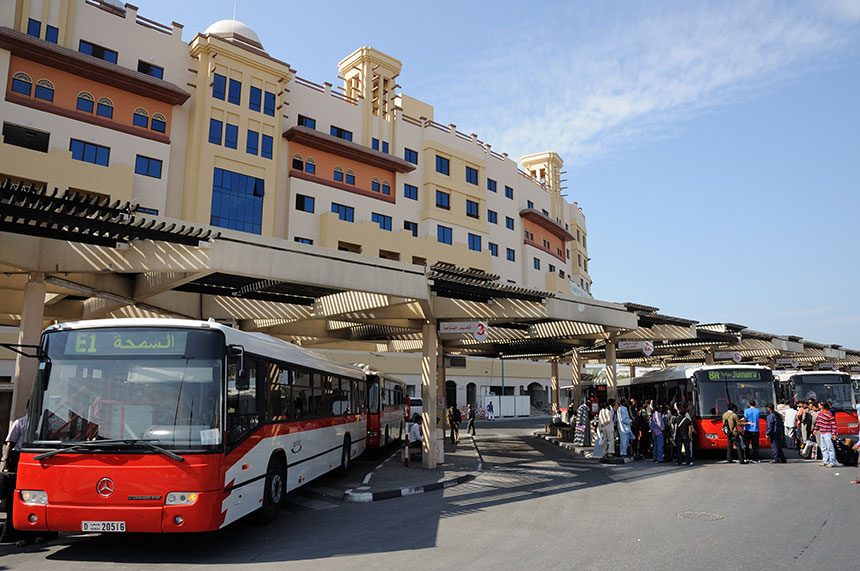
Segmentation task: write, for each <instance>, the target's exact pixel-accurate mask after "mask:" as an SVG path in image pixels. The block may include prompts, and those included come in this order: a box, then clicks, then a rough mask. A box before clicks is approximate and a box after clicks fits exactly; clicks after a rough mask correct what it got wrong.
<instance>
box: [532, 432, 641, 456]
mask: <svg viewBox="0 0 860 571" xmlns="http://www.w3.org/2000/svg"><path fill="white" fill-rule="evenodd" d="M534 435H535V436H537V437H538V438H543V439H544V440H546V441H547V442H551V443H553V444H555V445H556V446H561V447H562V448H565V449H567V450H570V451H571V452H573V453H574V454H579V455H580V456H582V457H584V458H588V459H590V460H594V461H595V462H600V463H601V464H628V463H630V462H633V458H630V457H625V458H619V457H617V456H611V457H608V458H595V456H594V446H574V445H573V442H564V441H562V439H561V438H560V437H558V436H550V435H548V434H547V433H546V432H544V431H543V430H538V431H536V432H535V433H534Z"/></svg>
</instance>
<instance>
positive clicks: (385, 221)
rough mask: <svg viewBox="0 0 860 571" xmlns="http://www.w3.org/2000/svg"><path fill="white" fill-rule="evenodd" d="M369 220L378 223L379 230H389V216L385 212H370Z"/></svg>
mask: <svg viewBox="0 0 860 571" xmlns="http://www.w3.org/2000/svg"><path fill="white" fill-rule="evenodd" d="M370 220H371V222H374V223H376V224H379V229H380V230H388V231H389V232H390V231H391V216H386V215H385V214H379V213H378V212H372V213H371V214H370Z"/></svg>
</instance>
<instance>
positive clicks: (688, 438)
mask: <svg viewBox="0 0 860 571" xmlns="http://www.w3.org/2000/svg"><path fill="white" fill-rule="evenodd" d="M692 433H693V419H692V418H691V417H690V412H689V407H688V405H687V404H686V403H682V404H681V405H679V407H678V419H677V421H676V422H675V463H676V464H677V465H678V466H681V465H682V464H684V463H686V464H687V466H692V465H693V444H692V441H693V438H692V436H693V434H692ZM681 447H683V448H684V454H685V455H686V458H685V457H684V456H682V455H681Z"/></svg>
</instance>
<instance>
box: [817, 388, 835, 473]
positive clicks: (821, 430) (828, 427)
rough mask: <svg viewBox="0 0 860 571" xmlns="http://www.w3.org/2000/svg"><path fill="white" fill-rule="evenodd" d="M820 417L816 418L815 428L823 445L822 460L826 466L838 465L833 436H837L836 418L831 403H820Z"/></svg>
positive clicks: (819, 441) (820, 444) (820, 443)
mask: <svg viewBox="0 0 860 571" xmlns="http://www.w3.org/2000/svg"><path fill="white" fill-rule="evenodd" d="M818 410H819V412H818V418H816V419H815V426H814V427H813V430H814V431H815V434H816V436H818V443H819V446H821V455H822V457H823V458H822V460H823V461H822V462H821V465H822V466H824V467H825V468H833V467H834V466H835V465H836V450H835V449H834V448H833V437H834V436H836V418H835V417H834V416H833V413H832V412H830V404H829V403H827V402H820V403H818Z"/></svg>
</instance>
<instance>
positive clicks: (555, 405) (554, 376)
mask: <svg viewBox="0 0 860 571" xmlns="http://www.w3.org/2000/svg"><path fill="white" fill-rule="evenodd" d="M550 367H551V370H550V377H549V387H550V399H551V400H552V414H553V415H555V414H557V413H558V411H559V409H560V408H561V407H560V405H559V402H558V359H556V358H553V359H552V360H551V361H550Z"/></svg>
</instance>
